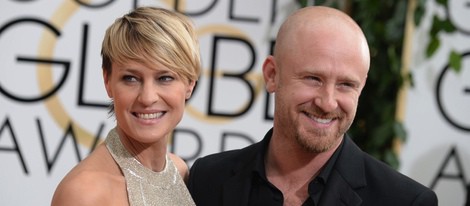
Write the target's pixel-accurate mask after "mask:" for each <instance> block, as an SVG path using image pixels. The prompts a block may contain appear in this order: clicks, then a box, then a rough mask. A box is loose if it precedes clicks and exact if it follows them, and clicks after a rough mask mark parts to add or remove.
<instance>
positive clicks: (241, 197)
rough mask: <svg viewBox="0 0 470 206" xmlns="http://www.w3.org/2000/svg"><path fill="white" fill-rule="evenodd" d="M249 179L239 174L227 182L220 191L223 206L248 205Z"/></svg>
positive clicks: (243, 174)
mask: <svg viewBox="0 0 470 206" xmlns="http://www.w3.org/2000/svg"><path fill="white" fill-rule="evenodd" d="M250 182H251V177H247V176H246V174H245V173H239V174H237V175H236V176H234V177H232V178H231V179H230V180H228V181H227V182H226V183H225V184H224V186H223V191H222V202H223V205H224V206H236V205H248V198H249V192H250V190H249V188H250Z"/></svg>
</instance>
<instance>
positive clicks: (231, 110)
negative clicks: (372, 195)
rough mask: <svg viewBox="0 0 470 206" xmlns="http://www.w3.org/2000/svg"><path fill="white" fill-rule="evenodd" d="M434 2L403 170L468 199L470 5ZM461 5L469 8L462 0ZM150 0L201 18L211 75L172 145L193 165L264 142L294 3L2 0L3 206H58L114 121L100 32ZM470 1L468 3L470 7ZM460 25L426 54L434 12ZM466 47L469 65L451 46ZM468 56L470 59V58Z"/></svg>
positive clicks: (454, 199)
mask: <svg viewBox="0 0 470 206" xmlns="http://www.w3.org/2000/svg"><path fill="white" fill-rule="evenodd" d="M449 2H450V5H451V6H450V7H449V8H448V10H446V9H443V8H440V7H439V6H437V5H435V4H434V3H433V2H430V3H428V5H427V6H428V7H429V8H430V9H429V11H430V12H428V13H426V15H425V19H424V20H423V24H422V25H421V26H420V27H418V28H416V31H415V35H414V37H413V49H412V55H413V57H412V59H413V62H412V66H411V67H412V70H411V71H412V72H413V74H414V75H413V76H414V80H415V86H414V87H412V88H410V89H409V90H408V92H407V94H408V95H407V99H406V114H405V116H406V119H405V124H406V127H407V129H408V134H409V137H408V140H407V142H406V143H405V144H404V145H403V147H402V150H401V161H402V164H401V168H400V170H401V171H402V172H403V173H405V174H407V175H409V176H411V177H412V178H414V179H416V180H418V181H419V182H421V183H423V184H424V185H426V186H429V187H432V188H433V189H434V190H435V191H436V192H437V193H438V195H439V198H440V202H441V203H443V204H442V205H463V203H464V202H465V200H466V199H465V198H466V197H465V196H466V191H467V190H466V188H465V187H466V185H467V184H468V181H467V179H466V178H467V177H469V176H470V163H468V162H469V159H470V154H469V152H468V148H470V141H469V140H470V139H469V138H470V137H469V134H470V91H469V90H470V58H467V57H470V54H467V52H470V36H469V34H470V27H468V25H467V24H465V19H468V18H470V12H468V11H469V10H468V8H469V5H468V4H469V3H466V4H465V5H462V4H463V3H461V2H463V1H452V0H450V1H449ZM459 3H460V5H459ZM141 5H152V6H159V7H165V8H168V9H172V10H178V11H180V12H183V13H185V14H187V15H188V16H190V17H191V19H192V20H193V21H194V24H195V26H196V28H197V32H198V35H199V41H200V44H201V53H202V62H203V73H202V75H201V77H200V81H199V83H198V85H197V88H196V90H195V92H194V94H193V97H192V98H191V99H190V100H189V101H188V103H187V107H186V113H185V116H184V117H183V120H182V121H181V123H180V124H179V125H178V127H177V128H176V130H175V131H174V133H173V134H172V137H171V141H170V142H169V143H168V148H169V151H171V152H174V153H176V154H178V155H180V156H181V157H183V158H184V159H185V160H186V161H187V163H188V164H189V165H191V164H192V162H193V161H194V160H195V159H196V158H198V157H200V156H204V155H207V154H211V153H216V152H221V151H225V150H229V149H235V148H241V147H244V146H247V145H249V144H252V143H254V142H256V141H258V140H260V139H261V138H262V137H263V136H264V134H265V132H266V131H267V130H268V129H269V128H270V127H271V124H272V118H273V97H272V96H270V95H268V94H267V93H266V92H265V90H264V83H263V80H262V75H261V65H262V63H263V60H264V58H265V57H266V55H268V54H270V53H271V51H272V48H273V43H274V40H275V34H276V32H277V29H278V28H279V25H280V23H281V22H282V21H283V20H284V19H285V17H286V16H287V15H288V14H290V13H291V12H292V11H294V10H295V9H297V8H298V5H297V3H296V1H294V0H257V1H249V0H223V1H222V0H220V1H219V0H197V1H195V0H194V1H183V0H160V1H158V0H152V1H151V0H127V1H114V0H93V1H92V0H47V1H46V0H4V1H2V2H1V6H0V164H1V165H0V168H1V169H0V182H1V184H0V205H49V204H50V200H51V197H52V194H53V192H54V190H55V187H56V186H57V184H58V183H59V181H60V180H61V179H62V178H63V176H64V175H65V174H66V173H67V172H68V171H69V170H70V169H71V168H72V167H73V166H74V165H76V164H77V163H78V162H79V161H81V160H82V159H84V158H85V157H86V156H87V155H88V154H89V153H90V152H91V151H92V150H93V149H94V148H95V146H96V145H97V144H99V143H100V142H101V141H102V140H103V139H104V137H105V136H106V134H107V132H108V131H109V130H110V129H111V128H113V127H114V125H115V121H114V119H113V117H109V115H108V113H107V112H108V109H107V105H108V104H109V99H108V97H107V95H106V92H105V89H104V85H103V80H102V72H101V57H100V49H101V41H102V38H103V35H104V31H105V29H106V28H107V27H108V26H109V25H110V24H111V23H112V22H113V21H114V19H116V18H118V17H120V16H122V15H123V14H125V13H127V12H128V11H129V10H131V9H133V8H135V7H136V6H141ZM466 9H467V10H466ZM434 14H437V15H441V16H446V15H447V16H448V17H449V18H450V19H451V20H452V21H455V22H454V23H455V24H456V25H458V28H459V29H458V30H459V32H456V33H455V34H452V35H442V36H441V37H442V39H443V40H442V42H441V48H440V50H439V51H438V52H437V54H436V55H435V56H433V57H432V58H429V59H428V58H424V56H423V50H424V48H423V44H424V43H423V42H424V41H426V38H425V37H426V34H427V33H426V32H427V30H429V28H430V22H431V20H432V18H433V16H432V15H434ZM451 49H454V50H456V51H458V52H459V53H460V54H462V55H463V57H464V58H463V61H462V70H461V72H460V73H458V74H457V73H454V72H452V71H451V70H450V69H449V68H448V66H447V65H448V63H449V62H448V59H447V53H448V52H449V51H450V50H451ZM467 59H468V60H467Z"/></svg>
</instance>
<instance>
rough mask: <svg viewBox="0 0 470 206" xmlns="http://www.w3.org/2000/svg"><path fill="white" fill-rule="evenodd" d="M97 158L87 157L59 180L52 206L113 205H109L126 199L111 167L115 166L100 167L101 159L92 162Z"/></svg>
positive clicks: (123, 182)
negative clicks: (123, 198)
mask: <svg viewBox="0 0 470 206" xmlns="http://www.w3.org/2000/svg"><path fill="white" fill-rule="evenodd" d="M97 150H101V149H99V148H97ZM102 152H103V151H99V152H97V153H102ZM99 155H103V154H99ZM99 155H98V154H96V153H92V154H90V156H89V157H87V159H85V160H83V161H82V162H80V163H79V164H78V165H77V166H76V167H74V168H73V169H72V170H71V171H70V172H69V173H68V174H67V175H66V176H65V177H64V179H62V181H61V182H60V183H59V185H58V186H57V188H56V191H55V193H54V196H53V198H52V204H51V205H52V206H54V205H72V206H73V205H115V204H110V203H112V202H114V200H113V198H116V197H125V198H127V194H126V188H125V180H124V177H123V176H122V175H121V174H120V171H119V168H118V167H117V166H115V167H113V166H112V165H113V164H115V163H114V162H108V163H106V164H101V162H102V161H103V159H102V158H101V157H100V158H95V157H97V156H99ZM108 161H113V160H112V159H111V160H108ZM116 169H117V170H118V171H116Z"/></svg>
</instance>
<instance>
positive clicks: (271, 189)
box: [249, 130, 344, 206]
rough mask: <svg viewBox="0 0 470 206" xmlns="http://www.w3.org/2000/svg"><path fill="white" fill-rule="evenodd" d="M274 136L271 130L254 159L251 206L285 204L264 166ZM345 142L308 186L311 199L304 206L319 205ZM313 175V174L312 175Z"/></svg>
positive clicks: (280, 205)
mask: <svg viewBox="0 0 470 206" xmlns="http://www.w3.org/2000/svg"><path fill="white" fill-rule="evenodd" d="M271 136H272V130H270V131H269V132H268V133H267V134H266V137H265V140H266V141H263V143H262V147H261V150H260V152H259V153H258V155H257V156H256V158H255V159H254V161H255V164H254V168H253V172H252V178H251V179H252V183H251V191H250V197H249V205H250V206H258V205H270V206H276V205H279V206H282V205H283V203H284V197H283V195H282V192H281V191H280V190H279V189H277V188H276V187H275V186H274V185H273V184H271V183H270V182H269V181H268V179H267V177H266V170H265V165H264V157H265V154H266V151H267V148H268V144H269V141H270V139H271ZM343 142H344V141H341V145H340V146H339V147H338V149H337V150H336V151H335V152H334V153H333V155H332V156H331V158H330V159H329V160H328V161H327V163H326V165H325V166H324V168H323V169H322V170H321V171H320V174H318V176H317V177H316V178H315V179H313V180H312V181H311V182H310V183H309V185H308V193H309V198H307V200H306V201H305V202H304V203H303V204H302V205H303V206H315V205H318V204H319V201H320V198H321V195H322V192H323V189H324V188H325V186H326V183H327V182H328V177H329V175H330V173H331V170H332V169H333V166H334V164H335V162H336V159H337V158H338V155H339V153H340V152H341V149H342V147H343ZM312 175H313V174H312Z"/></svg>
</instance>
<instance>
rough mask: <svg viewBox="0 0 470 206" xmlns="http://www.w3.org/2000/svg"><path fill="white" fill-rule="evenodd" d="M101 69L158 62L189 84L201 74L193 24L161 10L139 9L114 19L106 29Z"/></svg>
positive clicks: (181, 16)
mask: <svg viewBox="0 0 470 206" xmlns="http://www.w3.org/2000/svg"><path fill="white" fill-rule="evenodd" d="M101 56H102V68H103V70H105V72H107V73H108V74H111V73H112V64H113V63H125V62H126V61H129V60H132V61H138V62H141V63H144V64H148V63H150V64H152V63H155V62H159V63H161V64H163V65H164V66H166V67H168V68H169V69H171V70H173V71H174V72H175V73H177V74H178V75H180V76H182V77H183V78H186V79H187V80H189V81H197V79H198V77H199V74H200V72H201V61H200V54H199V43H198V40H197V35H196V32H195V30H194V27H193V24H192V22H191V21H190V19H189V18H188V17H186V16H184V15H183V14H180V13H177V12H175V11H170V10H167V9H163V8H155V7H139V8H136V9H135V10H133V11H131V12H130V13H128V14H126V15H124V16H122V17H121V18H118V19H116V21H115V22H114V23H113V24H112V25H111V26H110V27H109V28H108V29H107V30H106V33H105V36H104V39H103V44H102V48H101Z"/></svg>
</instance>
